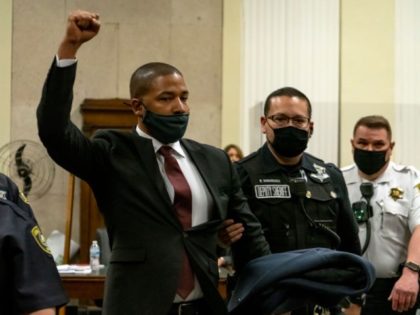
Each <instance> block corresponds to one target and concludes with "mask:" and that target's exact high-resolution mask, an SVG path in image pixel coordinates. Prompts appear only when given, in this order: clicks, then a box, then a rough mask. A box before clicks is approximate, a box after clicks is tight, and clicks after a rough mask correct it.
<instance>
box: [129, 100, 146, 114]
mask: <svg viewBox="0 0 420 315" xmlns="http://www.w3.org/2000/svg"><path fill="white" fill-rule="evenodd" d="M130 107H131V110H132V111H133V113H134V115H136V116H138V117H143V114H144V106H143V102H142V101H141V99H138V98H132V99H131V100H130Z"/></svg>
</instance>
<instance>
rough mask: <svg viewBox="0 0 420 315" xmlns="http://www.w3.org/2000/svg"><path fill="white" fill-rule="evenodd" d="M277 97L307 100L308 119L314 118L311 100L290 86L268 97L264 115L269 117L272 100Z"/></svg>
mask: <svg viewBox="0 0 420 315" xmlns="http://www.w3.org/2000/svg"><path fill="white" fill-rule="evenodd" d="M276 96H288V97H293V96H295V97H297V98H300V99H302V100H305V101H306V103H307V104H308V117H309V118H311V117H312V105H311V101H310V100H309V98H308V97H307V96H306V95H305V94H303V93H302V92H301V91H299V90H298V89H295V88H293V87H290V86H286V87H283V88H281V89H278V90H275V91H274V92H271V94H270V95H268V96H267V99H266V100H265V103H264V115H265V116H267V114H268V112H269V111H270V105H271V99H272V98H273V97H276Z"/></svg>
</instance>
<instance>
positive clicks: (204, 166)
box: [181, 139, 222, 218]
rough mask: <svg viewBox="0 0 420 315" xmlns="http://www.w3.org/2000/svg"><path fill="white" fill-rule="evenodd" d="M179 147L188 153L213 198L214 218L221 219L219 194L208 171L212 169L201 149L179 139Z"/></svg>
mask: <svg viewBox="0 0 420 315" xmlns="http://www.w3.org/2000/svg"><path fill="white" fill-rule="evenodd" d="M181 145H182V146H183V147H184V148H185V150H186V151H187V152H188V155H189V156H190V158H191V160H192V162H193V163H194V165H195V167H196V168H197V170H198V172H199V173H200V175H201V178H202V179H203V181H204V183H205V184H206V187H207V189H208V190H209V192H210V195H211V197H212V198H213V204H214V205H215V209H216V210H217V214H216V213H215V214H216V217H215V218H221V217H222V215H221V213H222V211H221V206H220V204H219V198H218V196H219V192H218V191H216V190H215V189H216V188H217V185H215V184H214V183H213V182H212V181H211V178H212V176H211V174H210V172H209V170H211V169H212V168H211V167H210V165H209V160H208V158H207V155H206V154H205V152H204V150H203V149H202V147H200V146H197V145H194V144H192V143H191V142H189V141H186V140H184V139H181Z"/></svg>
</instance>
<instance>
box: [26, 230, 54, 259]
mask: <svg viewBox="0 0 420 315" xmlns="http://www.w3.org/2000/svg"><path fill="white" fill-rule="evenodd" d="M31 233H32V236H33V238H34V239H35V241H36V243H37V244H38V246H39V247H40V248H41V249H42V250H43V251H44V252H46V253H47V254H48V255H52V254H51V250H50V248H49V247H48V245H47V240H46V239H45V237H44V235H42V233H41V230H40V229H39V227H38V226H37V225H36V226H34V227H33V228H32V230H31Z"/></svg>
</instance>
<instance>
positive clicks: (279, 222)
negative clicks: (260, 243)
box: [236, 144, 361, 254]
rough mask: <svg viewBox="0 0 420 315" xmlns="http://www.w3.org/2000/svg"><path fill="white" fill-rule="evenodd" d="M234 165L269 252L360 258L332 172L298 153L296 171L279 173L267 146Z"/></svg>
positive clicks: (343, 192) (342, 189)
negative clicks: (319, 251) (331, 252)
mask: <svg viewBox="0 0 420 315" xmlns="http://www.w3.org/2000/svg"><path fill="white" fill-rule="evenodd" d="M236 165H237V170H238V173H239V176H240V178H241V183H242V189H243V191H244V193H245V195H246V196H247V198H248V201H249V205H250V208H251V210H252V211H253V212H254V213H255V214H256V215H257V217H258V219H259V220H260V221H261V224H262V227H263V230H264V233H265V237H266V239H267V241H268V242H269V244H270V248H271V250H272V252H284V251H290V250H295V249H303V248H312V247H326V248H337V249H339V250H343V251H347V252H351V253H355V254H360V252H361V250H360V242H359V238H358V228H357V224H356V221H355V219H354V216H353V213H352V211H351V207H350V202H349V199H348V193H347V188H346V185H345V183H344V179H343V176H342V174H341V171H340V170H339V169H338V168H337V167H336V166H334V165H333V164H326V163H324V162H323V161H322V160H320V159H318V158H315V157H313V156H311V155H309V154H307V153H304V154H303V157H302V160H301V163H300V164H299V165H296V166H293V167H285V166H282V165H280V164H279V163H278V162H277V160H276V159H275V158H274V156H273V155H272V153H271V151H270V150H269V148H268V146H267V144H265V145H264V146H263V147H261V148H260V149H259V150H258V151H257V152H254V153H252V154H250V155H249V156H247V157H245V158H244V159H242V160H241V161H239V162H238V163H237V164H236ZM331 232H333V233H331ZM334 234H336V235H335V236H334ZM337 236H338V237H339V241H340V243H338V238H337Z"/></svg>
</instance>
